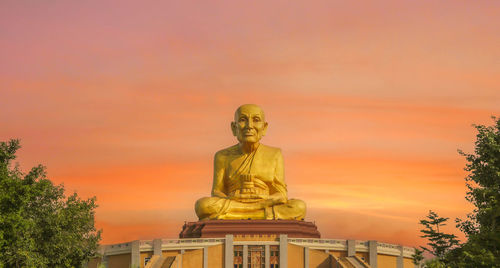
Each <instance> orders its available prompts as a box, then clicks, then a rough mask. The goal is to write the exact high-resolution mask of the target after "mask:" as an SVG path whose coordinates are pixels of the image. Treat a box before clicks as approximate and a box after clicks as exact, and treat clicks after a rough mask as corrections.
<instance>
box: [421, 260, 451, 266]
mask: <svg viewBox="0 0 500 268" xmlns="http://www.w3.org/2000/svg"><path fill="white" fill-rule="evenodd" d="M424 267H425V268H448V267H450V266H446V264H444V263H443V262H442V261H440V260H439V259H438V258H434V259H430V260H427V261H425V266H424Z"/></svg>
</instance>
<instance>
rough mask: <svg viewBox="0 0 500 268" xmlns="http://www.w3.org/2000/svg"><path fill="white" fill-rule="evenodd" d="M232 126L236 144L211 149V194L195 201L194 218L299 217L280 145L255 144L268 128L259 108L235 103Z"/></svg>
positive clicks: (302, 212) (300, 207) (300, 203)
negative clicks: (196, 216) (236, 107)
mask: <svg viewBox="0 0 500 268" xmlns="http://www.w3.org/2000/svg"><path fill="white" fill-rule="evenodd" d="M231 129H232V131H233V135H234V136H236V138H237V139H238V141H239V143H238V144H236V145H233V146H231V147H229V148H226V149H223V150H221V151H218V152H217V153H216V154H215V159H214V179H213V186H212V196H211V197H204V198H201V199H199V200H198V201H197V202H196V205H195V211H196V214H197V215H198V218H199V219H200V220H207V219H210V220H212V219H213V220H215V219H267V220H277V219H283V220H303V219H304V217H305V214H306V205H305V203H304V202H303V201H301V200H298V199H288V197H287V190H286V184H285V181H284V178H283V177H284V175H283V156H282V155H281V150H280V149H279V148H274V147H270V146H266V145H264V144H261V143H260V139H261V138H262V136H264V134H265V133H266V130H267V122H266V121H265V117H264V112H263V111H262V109H261V108H260V107H259V106H257V105H253V104H246V105H242V106H240V107H239V108H238V109H237V110H236V112H235V115H234V122H232V123H231Z"/></svg>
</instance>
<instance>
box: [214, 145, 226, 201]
mask: <svg viewBox="0 0 500 268" xmlns="http://www.w3.org/2000/svg"><path fill="white" fill-rule="evenodd" d="M224 162H225V157H224V154H223V153H221V152H217V153H216V154H215V157H214V181H213V185H212V196H217V197H222V198H227V195H226V194H225V193H224V192H225V189H224V188H225V187H224Z"/></svg>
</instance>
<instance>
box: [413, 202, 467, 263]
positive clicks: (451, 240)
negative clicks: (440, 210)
mask: <svg viewBox="0 0 500 268" xmlns="http://www.w3.org/2000/svg"><path fill="white" fill-rule="evenodd" d="M448 219H449V218H443V217H439V216H438V215H437V214H436V213H435V212H433V211H432V210H430V211H429V215H427V219H425V220H421V221H420V224H422V225H423V226H424V229H422V230H420V232H422V233H424V235H422V236H421V237H423V238H427V239H428V240H429V242H427V245H428V247H421V248H422V249H423V250H425V251H427V252H429V253H431V254H432V255H434V256H436V257H437V258H438V259H439V260H440V261H444V259H445V255H446V254H447V253H448V252H449V251H450V250H452V249H453V248H454V247H456V246H457V245H458V243H459V241H458V240H457V237H456V236H455V235H454V234H447V233H444V232H443V231H442V227H443V226H445V225H446V221H448Z"/></svg>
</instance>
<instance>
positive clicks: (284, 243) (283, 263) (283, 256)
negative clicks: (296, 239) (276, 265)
mask: <svg viewBox="0 0 500 268" xmlns="http://www.w3.org/2000/svg"><path fill="white" fill-rule="evenodd" d="M279 250H280V267H281V268H288V235H286V234H280V249H279Z"/></svg>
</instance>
